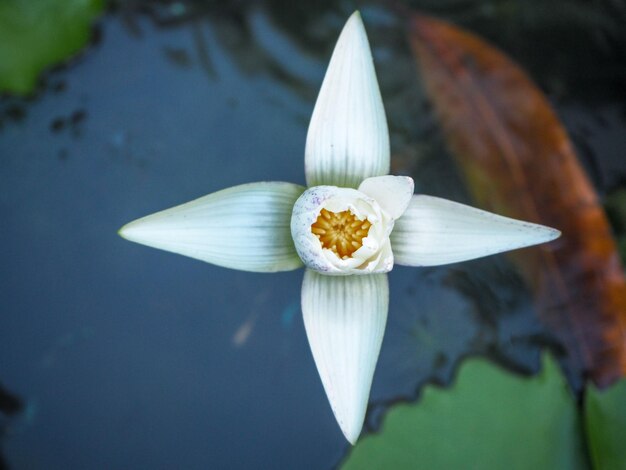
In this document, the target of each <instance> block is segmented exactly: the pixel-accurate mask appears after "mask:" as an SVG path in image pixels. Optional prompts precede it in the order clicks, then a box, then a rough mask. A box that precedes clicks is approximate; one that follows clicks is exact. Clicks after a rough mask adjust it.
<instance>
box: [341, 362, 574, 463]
mask: <svg viewBox="0 0 626 470" xmlns="http://www.w3.org/2000/svg"><path fill="white" fill-rule="evenodd" d="M342 468H343V469H344V470H351V469H365V468H367V469H394V470H403V469H407V470H408V469H416V468H425V469H428V468H433V469H434V468H437V469H439V468H440V469H448V468H449V469H452V468H480V469H492V468H493V469H502V468H507V469H527V468H532V469H535V470H540V469H550V470H552V469H568V470H569V469H582V468H586V465H585V457H584V453H583V445H582V439H581V433H580V420H579V417H578V413H577V411H576V406H575V403H574V399H573V397H572V395H571V394H570V392H569V390H568V387H567V385H566V383H565V381H564V379H563V377H562V376H561V374H560V373H559V370H558V367H557V366H556V364H555V363H554V361H553V360H552V359H551V358H550V357H549V356H546V357H545V358H544V366H543V371H542V372H541V374H540V375H538V376H537V377H532V378H522V377H519V376H515V375H512V374H510V373H507V372H505V371H504V370H502V369H500V368H499V367H497V366H494V365H492V364H491V363H489V362H487V361H486V360H483V359H472V360H469V361H467V362H465V363H464V364H463V366H462V367H461V369H460V372H459V376H458V378H457V380H456V383H455V384H454V386H453V387H452V388H451V389H449V390H443V389H440V388H438V387H434V386H429V387H426V389H425V390H424V393H423V396H422V399H421V400H420V402H418V403H413V404H400V405H395V406H393V407H392V408H391V410H390V411H389V412H388V414H387V416H386V417H385V419H384V422H383V425H382V429H381V430H380V432H379V433H378V434H372V435H368V436H365V437H364V438H362V439H361V441H359V442H358V443H357V445H356V446H355V447H354V449H353V451H352V452H351V453H350V454H349V456H348V457H347V459H346V461H345V462H344V463H343V466H342Z"/></svg>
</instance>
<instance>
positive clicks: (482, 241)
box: [391, 195, 561, 266]
mask: <svg viewBox="0 0 626 470" xmlns="http://www.w3.org/2000/svg"><path fill="white" fill-rule="evenodd" d="M560 235H561V232H559V231H558V230H555V229H553V228H549V227H545V226H543V225H537V224H532V223H530V222H523V221H521V220H515V219H510V218H508V217H502V216H499V215H496V214H492V213H491V212H486V211H483V210H480V209H476V208H474V207H469V206H466V205H463V204H459V203H456V202H452V201H448V200H446V199H440V198H436V197H431V196H422V195H420V196H413V199H412V200H411V204H410V205H409V208H408V209H407V211H406V212H405V213H404V215H403V216H402V217H400V219H398V220H397V221H396V224H395V228H394V231H393V232H392V234H391V246H392V248H393V253H394V257H395V262H396V263H398V264H403V265H408V266H436V265H440V264H448V263H456V262H457V261H465V260H469V259H474V258H480V257H482V256H487V255H492V254H494V253H501V252H503V251H508V250H515V249H517V248H523V247H526V246H531V245H537V244H539V243H544V242H548V241H550V240H554V239H555V238H558V237H559V236H560Z"/></svg>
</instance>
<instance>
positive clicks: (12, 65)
mask: <svg viewBox="0 0 626 470" xmlns="http://www.w3.org/2000/svg"><path fill="white" fill-rule="evenodd" d="M103 6H104V5H103V1H102V0H62V1H59V0H56V1H51V0H3V1H1V2H0V93H1V92H3V91H9V92H12V93H18V94H22V95H25V94H28V93H30V92H32V90H33V88H34V87H35V84H36V83H37V77H38V76H39V74H40V73H41V71H42V70H43V69H44V68H45V67H48V66H50V65H53V64H55V63H58V62H60V61H62V60H64V59H65V58H67V57H68V56H70V55H72V54H74V53H76V52H77V51H78V50H79V49H80V48H81V47H83V46H84V45H85V43H86V42H87V40H88V39H89V35H90V28H91V22H92V21H93V19H94V18H95V17H96V16H97V15H98V14H99V13H100V11H102V8H103Z"/></svg>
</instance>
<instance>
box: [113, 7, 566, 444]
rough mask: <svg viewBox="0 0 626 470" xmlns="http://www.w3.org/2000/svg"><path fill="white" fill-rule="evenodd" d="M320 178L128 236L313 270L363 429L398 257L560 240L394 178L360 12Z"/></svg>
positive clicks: (226, 197) (332, 88)
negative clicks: (421, 191) (390, 275)
mask: <svg viewBox="0 0 626 470" xmlns="http://www.w3.org/2000/svg"><path fill="white" fill-rule="evenodd" d="M305 173H306V181H307V184H308V189H307V188H304V187H302V186H299V185H296V184H291V183H283V182H261V183H250V184H243V185H240V186H235V187H232V188H228V189H224V190H222V191H218V192H216V193H213V194H209V195H208V196H204V197H201V198H200V199H196V200H194V201H191V202H188V203H186V204H183V205H180V206H177V207H173V208H171V209H167V210H165V211H162V212H158V213H156V214H152V215H149V216H147V217H143V218H141V219H138V220H136V221H134V222H131V223H129V224H128V225H125V226H124V227H123V228H122V229H121V230H120V234H121V236H123V237H124V238H126V239H128V240H131V241H134V242H138V243H142V244H144V245H148V246H152V247H154V248H159V249H163V250H168V251H172V252H174V253H179V254H182V255H185V256H190V257H192V258H197V259H200V260H202V261H206V262H209V263H212V264H216V265H219V266H224V267H227V268H233V269H240V270H243V271H255V272H276V271H290V270H293V269H298V268H300V267H302V266H304V267H305V273H304V281H303V285H302V313H303V315H304V325H305V328H306V334H307V337H308V340H309V344H310V346H311V351H312V353H313V358H314V360H315V365H316V366H317V370H318V372H319V375H320V377H321V379H322V384H323V386H324V389H325V391H326V395H327V396H328V400H329V401H330V405H331V407H332V410H333V412H334V415H335V418H336V419H337V422H338V423H339V426H340V428H341V430H342V431H343V433H344V435H345V437H346V438H347V440H348V441H349V442H350V443H352V444H354V443H355V442H356V440H357V438H358V436H359V434H360V432H361V428H362V426H363V420H364V417H365V411H366V408H367V401H368V397H369V392H370V387H371V383H372V377H373V374H374V368H375V366H376V361H377V359H378V354H379V351H380V347H381V343H382V339H383V334H384V331H385V323H386V320H387V310H388V304H389V296H388V294H389V290H388V284H387V274H386V273H387V272H389V271H391V269H392V268H393V266H394V264H400V265H406V266H434V265H442V264H448V263H455V262H458V261H463V260H469V259H473V258H478V257H482V256H486V255H490V254H494V253H499V252H502V251H506V250H513V249H517V248H522V247H526V246H530V245H535V244H538V243H543V242H547V241H550V240H552V239H554V238H557V237H558V236H559V235H560V232H559V231H558V230H554V229H551V228H548V227H544V226H541V225H536V224H532V223H529V222H522V221H518V220H513V219H509V218H506V217H501V216H498V215H495V214H491V213H488V212H485V211H482V210H479V209H474V208H472V207H468V206H465V205H462V204H458V203H456V202H452V201H448V200H445V199H439V198H435V197H430V196H424V195H413V180H412V179H411V178H408V177H406V176H389V175H388V173H389V135H388V130H387V122H386V118H385V111H384V108H383V103H382V99H381V96H380V91H379V89H378V83H377V80H376V73H375V70H374V64H373V62H372V56H371V52H370V48H369V44H368V40H367V36H366V33H365V29H364V26H363V23H362V21H361V17H360V15H359V13H358V12H356V13H354V14H353V15H352V16H351V17H350V19H349V20H348V22H347V23H346V25H345V27H344V28H343V31H342V33H341V35H340V37H339V40H338V41H337V45H336V46H335V50H334V52H333V55H332V58H331V60H330V65H329V66H328V70H327V72H326V76H325V78H324V82H323V83H322V88H321V91H320V93H319V97H318V99H317V102H316V104H315V109H314V111H313V117H312V118H311V123H310V125H309V130H308V135H307V141H306V150H305Z"/></svg>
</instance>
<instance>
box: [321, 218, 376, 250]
mask: <svg viewBox="0 0 626 470" xmlns="http://www.w3.org/2000/svg"><path fill="white" fill-rule="evenodd" d="M371 226H372V224H371V223H370V222H369V220H367V219H363V220H361V219H359V218H357V216H355V215H354V214H353V213H352V212H350V211H349V210H347V211H343V212H331V211H328V210H326V209H322V211H321V212H320V215H319V217H318V218H317V220H316V221H315V223H314V224H313V225H311V232H313V234H314V235H315V236H316V237H317V238H318V239H319V241H320V242H321V243H322V248H327V249H329V250H332V251H333V252H335V254H336V255H337V256H339V257H340V258H342V259H347V258H350V257H351V256H352V253H354V252H355V251H356V250H358V249H359V248H361V246H362V245H363V239H364V238H365V237H367V234H368V232H369V229H370V227H371Z"/></svg>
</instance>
